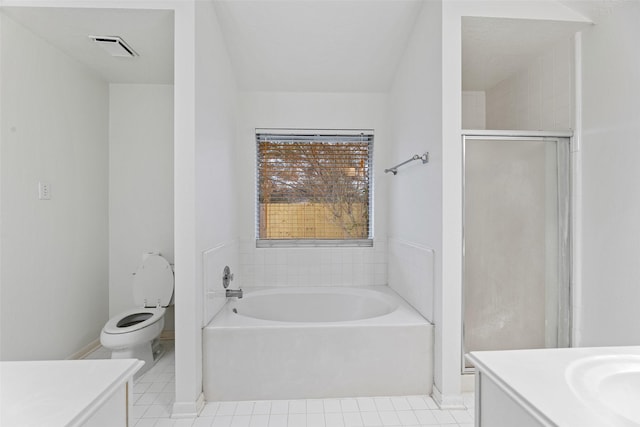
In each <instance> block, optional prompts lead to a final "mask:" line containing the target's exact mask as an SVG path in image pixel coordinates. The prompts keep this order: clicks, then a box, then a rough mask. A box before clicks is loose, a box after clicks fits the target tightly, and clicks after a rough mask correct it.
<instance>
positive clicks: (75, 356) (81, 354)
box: [67, 339, 100, 360]
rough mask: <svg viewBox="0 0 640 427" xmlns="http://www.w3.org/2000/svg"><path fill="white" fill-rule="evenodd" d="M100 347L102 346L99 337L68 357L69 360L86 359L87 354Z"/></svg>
mask: <svg viewBox="0 0 640 427" xmlns="http://www.w3.org/2000/svg"><path fill="white" fill-rule="evenodd" d="M98 347H100V340H99V339H97V340H93V341H91V342H90V343H89V344H87V345H85V346H84V347H82V348H81V349H80V350H78V351H76V352H75V353H73V354H72V355H71V356H69V357H67V360H78V359H84V358H85V357H86V356H87V354H89V353H91V352H92V351H94V350H95V349H97V348H98Z"/></svg>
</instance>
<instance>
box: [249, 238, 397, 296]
mask: <svg viewBox="0 0 640 427" xmlns="http://www.w3.org/2000/svg"><path fill="white" fill-rule="evenodd" d="M240 263H241V265H240V274H239V277H241V278H242V286H246V287H258V286H375V285H386V284H387V240H386V239H374V241H373V247H310V248H305V247H300V248H295V247H294V248H286V247H282V248H256V242H255V240H246V239H243V240H241V241H240Z"/></svg>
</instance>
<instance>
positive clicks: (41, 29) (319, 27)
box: [3, 0, 622, 92]
mask: <svg viewBox="0 0 640 427" xmlns="http://www.w3.org/2000/svg"><path fill="white" fill-rule="evenodd" d="M212 1H214V5H215V8H216V13H217V15H218V20H219V22H220V27H221V29H222V36H223V38H224V41H225V44H226V46H227V51H228V53H229V57H230V59H231V63H232V66H233V70H234V74H235V76H236V82H237V85H238V88H239V89H240V90H247V91H305V92H386V91H388V90H389V89H390V88H391V85H392V82H393V78H394V74H395V71H396V68H397V66H398V63H399V62H400V59H401V57H402V54H403V53H404V50H405V47H406V45H407V43H408V40H409V39H410V37H411V32H412V30H413V27H414V24H415V20H416V17H417V16H418V15H419V12H420V10H421V7H422V4H423V3H424V1H428V0H366V1H364V0H212ZM620 2H622V0H592V1H583V0H562V1H561V3H562V4H563V5H565V6H567V7H570V8H572V9H574V10H575V11H577V12H578V13H580V14H583V15H585V16H588V17H590V18H592V19H595V18H597V17H598V16H602V15H603V14H604V15H606V13H607V11H608V10H609V9H610V8H611V7H612V6H611V5H612V4H615V3H620ZM3 11H4V12H5V13H6V14H7V15H9V16H10V17H11V18H13V19H14V20H15V21H17V22H19V23H21V24H23V25H24V26H26V27H27V28H29V29H30V30H32V31H33V32H34V33H36V34H37V35H39V36H40V37H42V38H44V39H46V40H48V41H49V42H51V43H52V44H53V45H55V46H57V47H58V48H59V49H61V50H63V51H65V52H66V53H68V54H69V55H70V56H71V57H73V58H75V59H76V60H78V61H80V62H83V63H85V64H86V65H87V66H89V67H91V68H93V69H94V70H96V72H97V73H99V74H100V75H101V76H103V77H104V78H105V80H107V81H109V82H112V83H169V84H170V83H173V69H174V66H173V56H174V47H173V38H174V28H173V12H171V11H169V10H136V9H96V8H58V7H52V8H45V7H7V6H5V7H3ZM584 26H585V24H584V23H568V22H553V21H535V20H510V19H496V18H464V20H463V26H462V28H463V30H462V44H463V56H462V60H463V87H464V89H465V90H485V89H487V88H490V87H492V86H493V85H495V84H496V83H498V82H499V81H501V80H503V79H504V78H506V77H508V76H509V75H511V74H512V73H513V72H515V71H517V70H519V69H520V68H523V67H524V66H526V65H527V63H528V62H529V61H531V60H533V59H534V58H535V57H536V56H538V55H540V54H541V53H543V52H544V51H545V49H547V48H548V47H549V46H550V45H551V44H553V43H554V42H557V41H558V40H560V39H562V38H565V37H570V36H571V35H572V34H573V33H575V32H576V31H578V30H580V29H582V28H583V27H584ZM89 35H111V36H120V37H122V38H123V39H124V40H125V41H126V42H127V43H128V44H129V45H131V47H133V49H134V50H136V51H137V52H138V53H139V54H140V56H139V57H137V58H116V57H111V56H109V55H108V54H107V53H106V52H104V51H103V50H102V49H100V48H99V47H98V46H96V45H95V43H94V42H93V41H92V40H91V39H89V37H88V36H89Z"/></svg>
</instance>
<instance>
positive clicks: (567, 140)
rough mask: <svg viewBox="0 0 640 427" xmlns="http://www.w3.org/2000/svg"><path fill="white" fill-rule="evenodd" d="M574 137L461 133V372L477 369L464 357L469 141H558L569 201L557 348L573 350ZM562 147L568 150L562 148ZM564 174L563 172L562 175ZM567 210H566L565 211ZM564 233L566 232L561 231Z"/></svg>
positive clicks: (561, 252)
mask: <svg viewBox="0 0 640 427" xmlns="http://www.w3.org/2000/svg"><path fill="white" fill-rule="evenodd" d="M572 138H573V132H572V131H505V130H463V131H462V132H461V143H462V193H461V195H462V200H461V204H462V224H461V227H462V264H461V266H460V268H461V270H462V271H461V277H462V283H461V285H462V287H461V291H462V292H461V313H462V319H461V328H462V331H461V340H462V342H461V343H460V348H461V349H462V354H461V360H460V362H461V364H460V366H461V373H462V374H472V373H474V372H475V369H474V368H469V367H466V366H465V360H464V355H465V354H466V351H465V324H464V323H465V319H464V307H465V301H464V294H465V292H464V289H465V224H464V218H465V195H466V193H465V191H466V189H465V173H466V145H467V141H473V140H487V139H491V140H495V141H514V142H517V141H532V140H533V141H555V142H556V144H557V156H558V157H557V159H558V160H557V162H558V166H560V162H561V159H562V164H563V165H564V167H565V170H564V171H562V173H563V175H565V177H564V180H565V183H564V184H561V182H560V180H559V181H558V187H560V186H561V185H565V186H566V188H565V191H566V193H567V197H566V201H565V203H564V205H565V206H564V207H562V206H561V205H562V204H561V203H560V201H559V203H558V210H559V213H558V216H559V217H564V218H563V222H564V228H562V227H561V226H560V225H559V234H560V235H561V236H559V240H560V241H559V256H560V258H561V260H560V261H561V262H559V272H558V274H559V283H561V285H560V287H561V289H559V291H558V325H557V329H558V330H557V337H558V338H557V341H558V342H557V347H558V348H562V347H570V346H571V343H572V336H571V331H572V325H571V318H572V317H571V312H572V304H571V297H572V295H571V294H572V289H571V286H572V281H571V272H572V254H571V241H572V239H571V235H572V225H573V217H572V210H573V207H572V197H571V190H572V185H571V179H572V170H571V169H572V165H571V143H572ZM561 146H563V147H564V148H562V149H561ZM558 174H560V171H559V172H558ZM563 209H564V210H563ZM560 230H562V231H560Z"/></svg>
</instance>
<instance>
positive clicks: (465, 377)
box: [460, 374, 476, 393]
mask: <svg viewBox="0 0 640 427" xmlns="http://www.w3.org/2000/svg"><path fill="white" fill-rule="evenodd" d="M460 388H462V392H463V393H468V392H472V391H475V389H476V375H475V374H462V375H461V376H460Z"/></svg>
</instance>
